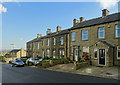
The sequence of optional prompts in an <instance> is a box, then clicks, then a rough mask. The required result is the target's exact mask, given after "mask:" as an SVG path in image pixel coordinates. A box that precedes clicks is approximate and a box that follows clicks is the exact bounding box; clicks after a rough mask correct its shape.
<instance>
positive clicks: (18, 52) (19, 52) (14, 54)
mask: <svg viewBox="0 0 120 85" xmlns="http://www.w3.org/2000/svg"><path fill="white" fill-rule="evenodd" d="M5 57H6V61H7V62H9V61H12V60H15V59H17V58H21V57H26V50H24V49H22V48H21V49H14V50H11V51H10V52H8V53H7V54H6V55H5Z"/></svg>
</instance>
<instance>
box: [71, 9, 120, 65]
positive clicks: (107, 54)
mask: <svg viewBox="0 0 120 85" xmlns="http://www.w3.org/2000/svg"><path fill="white" fill-rule="evenodd" d="M118 16H120V13H115V14H111V15H109V11H108V10H107V9H104V10H102V16H101V17H98V18H95V19H91V20H87V21H84V17H80V22H78V20H77V19H74V21H73V22H74V26H73V27H72V28H71V29H70V41H69V42H70V48H69V49H70V53H71V54H70V57H71V59H72V60H75V61H78V59H79V58H82V57H83V56H85V55H86V53H87V54H88V56H89V57H90V58H91V61H92V64H93V65H96V66H113V65H120V17H118Z"/></svg>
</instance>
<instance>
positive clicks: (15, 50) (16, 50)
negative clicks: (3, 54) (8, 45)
mask: <svg viewBox="0 0 120 85" xmlns="http://www.w3.org/2000/svg"><path fill="white" fill-rule="evenodd" d="M18 51H20V49H14V50H11V51H10V52H14V53H17V52H18Z"/></svg>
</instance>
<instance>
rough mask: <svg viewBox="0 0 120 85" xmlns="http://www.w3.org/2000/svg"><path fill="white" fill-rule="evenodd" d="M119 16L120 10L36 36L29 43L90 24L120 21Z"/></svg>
mask: <svg viewBox="0 0 120 85" xmlns="http://www.w3.org/2000/svg"><path fill="white" fill-rule="evenodd" d="M119 16H120V12H119V13H115V14H111V15H107V16H106V17H99V18H95V19H91V20H87V21H84V22H80V23H78V24H77V25H76V26H75V27H71V28H69V29H66V30H62V31H60V32H54V33H51V34H48V35H46V36H43V37H41V38H35V39H33V40H31V41H29V42H27V43H30V42H35V41H39V40H41V39H44V38H49V37H52V36H58V35H63V34H68V33H69V31H70V30H73V29H79V28H84V27H90V26H94V25H99V24H105V23H109V22H114V21H120V17H119Z"/></svg>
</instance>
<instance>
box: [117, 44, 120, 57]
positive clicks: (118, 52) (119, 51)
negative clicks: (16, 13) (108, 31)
mask: <svg viewBox="0 0 120 85" xmlns="http://www.w3.org/2000/svg"><path fill="white" fill-rule="evenodd" d="M117 59H120V46H118V47H117Z"/></svg>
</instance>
